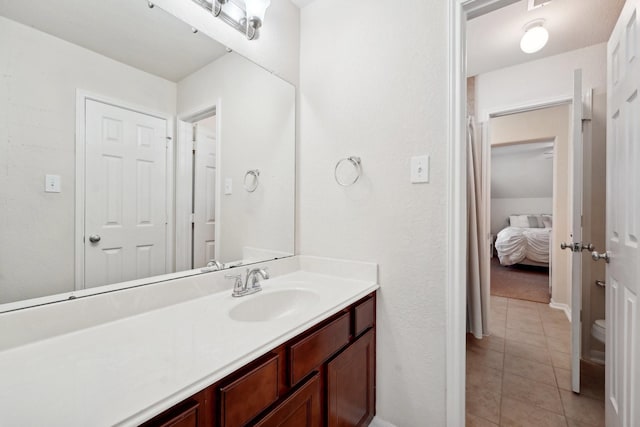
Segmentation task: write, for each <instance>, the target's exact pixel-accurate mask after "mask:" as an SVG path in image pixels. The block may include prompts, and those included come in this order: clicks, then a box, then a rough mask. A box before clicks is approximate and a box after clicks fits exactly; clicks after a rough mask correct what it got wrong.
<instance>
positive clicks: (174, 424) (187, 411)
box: [141, 399, 200, 427]
mask: <svg viewBox="0 0 640 427" xmlns="http://www.w3.org/2000/svg"><path fill="white" fill-rule="evenodd" d="M199 407H200V403H199V402H197V401H195V400H193V399H189V400H188V401H186V402H182V403H180V404H178V405H176V406H174V407H173V408H171V409H170V410H168V411H166V412H164V413H162V414H160V415H158V416H157V417H155V418H153V419H152V420H150V421H147V422H146V423H144V424H143V425H142V426H141V427H197V425H198V410H199V409H200V408H199Z"/></svg>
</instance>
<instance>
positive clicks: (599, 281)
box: [596, 280, 607, 288]
mask: <svg viewBox="0 0 640 427" xmlns="http://www.w3.org/2000/svg"><path fill="white" fill-rule="evenodd" d="M596 285H597V286H600V287H601V288H605V287H606V286H607V284H606V283H604V282H603V281H602V280H596Z"/></svg>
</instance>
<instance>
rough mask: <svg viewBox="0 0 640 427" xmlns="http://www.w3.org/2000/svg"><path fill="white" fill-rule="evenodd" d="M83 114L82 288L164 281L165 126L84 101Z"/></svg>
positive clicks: (161, 121)
mask: <svg viewBox="0 0 640 427" xmlns="http://www.w3.org/2000/svg"><path fill="white" fill-rule="evenodd" d="M85 114H86V118H85V235H84V248H85V287H86V288H89V287H93V286H101V285H106V284H110V283H116V282H122V281H127V280H133V279H138V278H144V277H149V276H154V275H158V274H164V273H166V272H167V260H166V244H167V243H166V239H167V212H166V197H167V185H168V183H167V176H166V166H167V165H166V162H167V160H166V159H167V123H166V120H164V119H160V118H157V117H153V116H150V115H146V114H142V113H139V112H135V111H131V110H128V109H124V108H119V107H115V106H113V105H108V104H105V103H101V102H98V101H94V100H89V99H87V100H86V104H85ZM91 240H93V241H91Z"/></svg>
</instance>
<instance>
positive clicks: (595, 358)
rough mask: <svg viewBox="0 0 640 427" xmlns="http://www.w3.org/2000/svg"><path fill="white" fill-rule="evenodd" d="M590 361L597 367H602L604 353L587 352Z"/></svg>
mask: <svg viewBox="0 0 640 427" xmlns="http://www.w3.org/2000/svg"><path fill="white" fill-rule="evenodd" d="M589 355H590V360H591V361H592V362H593V363H597V364H598V365H604V351H600V350H591V351H590V352H589Z"/></svg>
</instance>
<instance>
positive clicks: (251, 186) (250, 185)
mask: <svg viewBox="0 0 640 427" xmlns="http://www.w3.org/2000/svg"><path fill="white" fill-rule="evenodd" d="M249 177H251V178H252V179H251V180H250V181H249V182H247V178H249ZM259 183H260V170H258V169H250V170H248V171H247V172H246V173H245V174H244V181H243V185H244V189H245V190H247V191H248V192H249V193H253V192H254V191H256V188H258V184H259Z"/></svg>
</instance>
